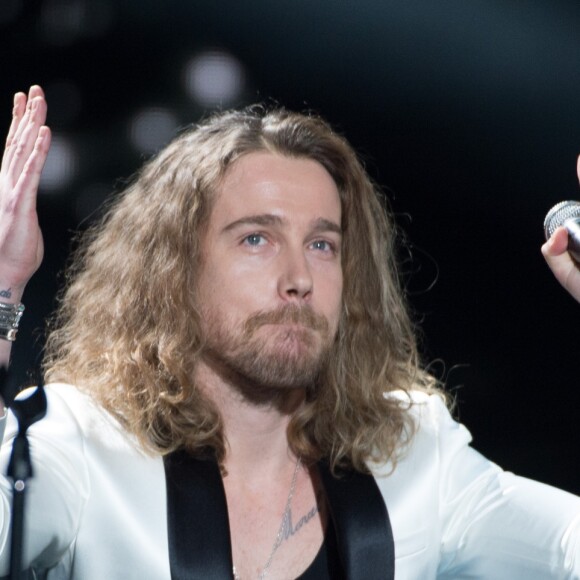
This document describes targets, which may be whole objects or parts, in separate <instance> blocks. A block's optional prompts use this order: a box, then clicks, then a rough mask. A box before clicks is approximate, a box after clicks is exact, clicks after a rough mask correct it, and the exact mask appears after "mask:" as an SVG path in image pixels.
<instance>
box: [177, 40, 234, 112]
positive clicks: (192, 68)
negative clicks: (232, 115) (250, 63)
mask: <svg viewBox="0 0 580 580" xmlns="http://www.w3.org/2000/svg"><path fill="white" fill-rule="evenodd" d="M244 77H245V74H244V67H243V66H242V64H241V63H240V61H239V60H238V59H236V58H235V57H234V56H232V55H231V54H228V53H227V52H225V51H218V50H214V51H207V52H203V53H201V54H199V55H197V56H195V57H194V58H192V59H191V60H190V61H189V62H188V64H187V66H186V68H185V87H186V90H187V93H188V94H189V96H190V97H192V98H193V99H194V100H195V101H196V102H198V103H199V104H200V105H202V106H206V107H213V106H216V105H225V106H227V105H230V104H232V103H233V102H234V101H235V100H236V99H238V98H239V97H240V95H241V93H242V91H243V88H244V82H245V79H244Z"/></svg>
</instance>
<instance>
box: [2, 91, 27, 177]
mask: <svg viewBox="0 0 580 580" xmlns="http://www.w3.org/2000/svg"><path fill="white" fill-rule="evenodd" d="M25 109H26V95H25V94H24V93H16V94H15V95H14V106H13V108H12V122H11V123H10V129H9V130H8V136H7V137H6V146H5V149H4V155H3V156H2V170H4V169H5V168H6V167H8V165H9V163H10V158H11V155H10V149H11V145H12V143H13V142H14V136H15V135H16V130H17V129H18V126H19V124H20V121H21V120H22V116H23V115H24V111H25Z"/></svg>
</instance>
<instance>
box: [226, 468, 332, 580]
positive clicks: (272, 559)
mask: <svg viewBox="0 0 580 580" xmlns="http://www.w3.org/2000/svg"><path fill="white" fill-rule="evenodd" d="M226 480H227V478H226ZM225 487H226V497H227V502H228V514H229V523H230V532H231V538H232V555H233V561H234V566H235V569H236V574H237V577H238V578H240V579H241V580H256V579H261V578H275V579H286V578H287V579H294V578H296V577H298V576H300V574H302V572H304V571H305V570H306V569H307V568H308V566H309V565H310V564H311V563H312V561H313V560H314V558H315V557H316V554H317V553H318V551H319V549H320V547H321V545H322V542H323V539H324V530H325V527H326V511H327V510H326V508H325V503H324V498H323V496H322V495H321V493H320V491H319V490H320V487H318V486H317V485H316V484H315V482H313V481H312V479H311V477H310V476H309V475H308V474H307V473H305V474H304V476H303V477H302V478H300V479H299V480H298V481H297V485H296V489H295V490H294V492H293V493H292V494H291V495H290V494H289V493H288V492H289V490H288V489H283V490H280V488H278V489H276V488H273V489H267V488H266V487H264V488H262V489H255V490H248V489H247V488H244V487H243V486H235V485H234V482H228V483H225ZM289 499H290V501H288V500H289Z"/></svg>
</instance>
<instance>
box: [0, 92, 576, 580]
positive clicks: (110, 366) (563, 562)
mask: <svg viewBox="0 0 580 580" xmlns="http://www.w3.org/2000/svg"><path fill="white" fill-rule="evenodd" d="M45 118H46V102H45V100H44V96H43V93H42V91H41V89H40V88H39V87H36V86H35V87H32V88H31V90H30V92H29V94H28V96H26V95H24V94H22V93H19V94H17V95H16V97H15V107H14V119H13V123H12V126H11V129H10V133H9V136H8V142H7V148H6V152H5V155H4V159H3V164H2V181H1V187H2V191H1V195H2V198H1V214H0V289H2V290H7V291H8V292H9V293H10V297H9V299H8V300H6V301H5V304H4V307H5V309H6V310H7V311H9V312H12V311H13V310H14V311H15V310H16V307H15V306H14V305H15V304H17V303H19V301H20V299H21V296H22V291H23V290H24V287H25V285H26V283H27V281H28V280H29V278H30V277H31V276H32V274H33V273H34V271H35V270H36V268H37V267H38V265H39V264H40V261H41V259H42V236H41V234H40V231H39V228H38V221H37V216H36V210H35V199H36V190H37V187H38V182H39V176H40V171H41V169H42V165H43V163H44V160H45V158H46V155H47V152H48V148H49V144H50V131H49V130H48V129H47V128H46V127H45V126H44V123H45ZM383 206H384V202H383V200H382V197H381V194H380V192H378V191H377V189H376V188H375V187H374V186H373V184H372V182H371V181H370V179H369V177H368V176H367V174H366V172H365V171H364V169H363V167H362V165H361V163H360V162H359V160H358V159H357V156H356V154H355V153H354V151H353V150H352V148H351V147H350V146H349V145H348V143H347V142H346V141H345V140H344V139H343V138H342V137H340V136H339V135H337V134H336V133H334V132H333V131H332V129H331V128H330V127H329V126H328V125H327V124H326V123H325V122H323V121H322V120H320V119H318V118H316V117H313V116H304V115H300V114H296V113H290V112H287V111H284V110H272V111H267V110H263V109H261V108H257V107H256V108H250V109H247V110H244V111H234V112H226V113H221V114H219V115H216V116H214V117H212V118H210V119H208V120H206V121H205V122H203V123H201V124H200V125H198V126H195V127H193V128H191V129H190V130H188V131H186V132H184V133H183V134H182V135H180V136H178V137H177V138H176V139H175V140H174V141H173V142H172V143H171V144H170V145H168V146H167V147H166V148H165V149H164V150H163V151H161V152H160V153H159V154H158V155H157V156H156V157H155V158H154V159H152V160H151V161H149V162H148V163H147V164H146V165H145V166H144V168H143V169H142V171H141V172H140V174H139V175H138V176H137V178H136V179H135V181H134V182H133V184H132V185H130V186H129V187H128V188H127V190H126V191H125V192H123V194H122V195H120V196H119V198H118V199H117V201H116V202H115V203H114V205H113V206H112V207H111V208H110V210H109V211H108V213H107V215H106V217H105V218H104V219H103V220H102V221H101V222H100V223H99V224H97V225H96V226H94V227H93V228H92V229H91V230H90V231H89V232H88V233H87V235H86V236H85V238H84V242H83V244H82V245H81V247H80V249H79V251H78V253H77V255H76V258H75V260H74V263H73V266H72V268H71V271H70V272H69V277H68V282H67V287H66V289H65V291H64V293H63V295H62V300H61V306H60V308H59V311H58V313H57V316H56V318H55V320H54V321H53V323H52V331H51V333H50V335H49V339H48V344H47V350H46V358H45V363H44V369H45V375H46V380H47V382H48V383H50V384H49V385H47V387H46V391H47V395H48V402H49V408H48V415H47V417H46V419H45V420H43V421H41V422H40V423H37V424H35V425H34V426H33V427H32V428H31V430H30V437H31V445H32V451H33V462H34V466H35V478H34V480H33V482H32V484H31V496H30V500H29V508H30V509H29V514H28V520H27V526H28V542H27V547H26V552H25V558H24V561H25V566H26V568H27V569H28V570H31V571H33V572H34V573H35V574H36V575H37V577H41V578H47V579H56V578H59V579H60V578H78V579H83V580H85V579H87V580H90V579H93V578H94V579H102V578H112V579H114V578H119V579H121V578H122V579H128V578H135V579H143V578H151V579H164V578H167V579H169V578H173V579H180V578H232V577H235V578H241V579H244V580H245V579H255V578H266V577H268V578H302V579H308V578H310V579H312V578H316V579H324V578H362V577H366V578H392V577H393V575H394V574H396V577H397V578H409V579H411V578H421V579H423V578H436V577H439V578H452V577H478V578H502V577H503V578H510V579H514V578H526V579H530V578H547V577H562V576H564V575H570V576H574V577H577V576H578V575H580V499H578V498H576V497H574V496H572V495H570V494H566V493H564V492H562V491H559V490H555V489H553V488H550V487H547V486H543V485H542V484H539V483H535V482H532V481H529V480H526V479H523V478H519V477H516V476H514V475H512V474H508V473H505V472H503V471H501V470H500V469H499V468H498V467H497V466H495V465H494V464H492V463H491V462H489V461H488V460H486V459H485V458H483V457H482V456H481V455H479V454H478V453H477V452H476V451H474V450H473V449H472V448H471V447H469V442H470V436H469V433H468V432H467V430H466V429H465V428H464V427H463V426H461V425H459V424H457V423H456V422H454V421H453V420H452V418H451V416H450V415H449V412H448V410H447V408H446V405H445V396H444V394H443V393H442V391H441V390H440V389H439V388H438V386H437V384H436V381H434V380H433V378H432V377H430V376H429V374H428V373H426V372H425V371H424V370H423V369H422V368H421V366H420V363H419V357H418V354H417V347H416V342H415V338H414V333H413V328H412V325H411V323H410V320H409V317H408V315H407V311H406V306H405V301H404V297H403V293H402V292H401V289H400V286H399V284H398V280H397V272H396V267H395V263H394V257H393V256H394V251H393V247H394V229H393V225H392V223H391V221H390V219H389V217H388V215H387V214H386V212H385V210H384V207H383ZM565 236H566V234H565V232H562V231H559V232H557V234H555V236H554V237H553V239H552V241H551V243H549V244H548V245H546V246H545V249H544V251H545V254H546V256H547V258H548V260H549V263H550V264H551V265H552V267H553V269H554V271H555V272H556V274H557V277H558V278H559V279H560V280H562V281H567V283H568V284H569V290H570V291H571V292H572V293H573V294H574V295H575V296H576V297H577V298H578V297H580V282H579V281H578V272H577V269H576V268H575V266H574V264H573V263H572V262H571V260H570V258H569V257H568V255H567V253H566V251H565V249H566V239H565ZM570 273H572V274H573V276H575V277H576V281H572V278H571V277H570V276H569V274H570ZM4 295H5V294H3V296H4ZM0 330H2V329H0ZM14 334H15V333H14V332H13V333H12V334H10V336H6V337H5V338H9V339H10V338H14ZM10 344H11V342H10V340H4V341H0V349H1V351H0V354H1V355H2V357H3V360H4V361H5V362H7V360H8V357H9V347H10ZM7 422H8V427H7V434H6V436H5V445H4V448H3V449H4V450H3V457H4V458H6V457H7V454H8V453H9V447H10V442H11V440H12V438H13V436H14V431H15V425H14V420H13V418H11V416H10V414H9V415H8V419H7ZM5 462H6V459H4V463H5ZM3 489H4V490H5V491H4V496H5V500H4V502H3V508H2V512H1V517H2V518H3V520H2V526H1V530H2V545H3V546H4V547H6V545H7V542H6V538H7V535H8V533H9V529H10V524H9V515H8V507H7V506H8V504H9V502H10V497H9V492H8V491H7V488H6V486H4V487H3ZM6 552H7V550H4V552H3V556H2V558H3V559H2V566H3V568H2V570H3V573H6V570H7V558H8V556H7V554H6ZM0 572H2V571H0Z"/></svg>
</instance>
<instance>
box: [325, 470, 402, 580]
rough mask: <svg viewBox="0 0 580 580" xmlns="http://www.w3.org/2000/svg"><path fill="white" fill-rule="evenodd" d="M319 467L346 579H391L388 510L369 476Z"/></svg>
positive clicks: (392, 547)
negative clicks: (335, 474) (338, 475)
mask: <svg viewBox="0 0 580 580" xmlns="http://www.w3.org/2000/svg"><path fill="white" fill-rule="evenodd" d="M318 469H319V472H320V476H321V479H322V484H323V485H324V491H325V492H326V497H327V498H328V504H329V509H330V515H331V517H332V519H333V522H334V527H335V529H336V535H337V539H338V551H339V553H340V557H341V560H342V565H343V568H344V572H345V577H346V578H347V579H348V580H374V579H375V578H376V579H377V580H378V579H379V578H380V579H381V580H392V579H393V578H394V577H395V542H394V540H393V530H392V529H391V521H390V519H389V512H388V511H387V506H386V505H385V502H384V500H383V496H382V494H381V492H380V490H379V488H378V486H377V482H376V481H375V478H374V477H373V476H372V475H366V474H363V473H359V472H357V471H348V472H345V473H342V474H341V476H340V477H338V478H337V477H334V476H333V475H332V473H331V472H330V469H329V466H328V463H327V462H325V461H321V462H319V463H318Z"/></svg>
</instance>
